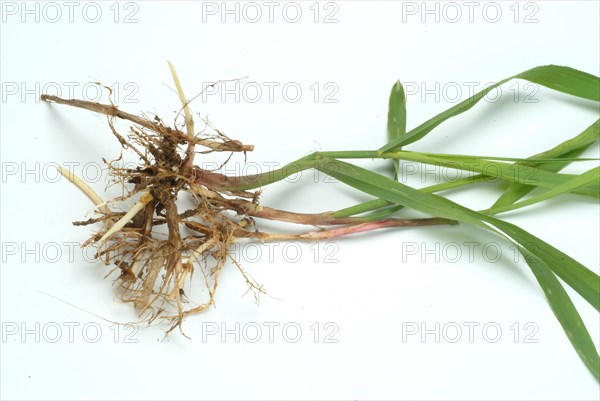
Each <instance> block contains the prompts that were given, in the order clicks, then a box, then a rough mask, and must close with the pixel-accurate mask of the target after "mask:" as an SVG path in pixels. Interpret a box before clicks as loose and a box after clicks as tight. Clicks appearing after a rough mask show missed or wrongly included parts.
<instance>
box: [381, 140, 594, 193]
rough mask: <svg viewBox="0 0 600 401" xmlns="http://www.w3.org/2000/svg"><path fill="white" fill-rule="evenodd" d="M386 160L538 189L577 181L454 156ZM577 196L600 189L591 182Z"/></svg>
mask: <svg viewBox="0 0 600 401" xmlns="http://www.w3.org/2000/svg"><path fill="white" fill-rule="evenodd" d="M381 157H383V158H388V157H389V158H398V159H402V160H410V161H414V162H418V163H427V164H431V165H435V166H441V167H448V168H453V169H459V170H464V171H468V172H476V173H481V174H483V175H486V176H488V177H496V178H501V179H503V180H507V181H511V182H518V183H522V184H528V185H535V186H540V187H544V188H554V187H555V186H557V185H561V184H564V183H566V182H567V181H569V180H570V179H572V178H573V177H576V176H575V175H573V174H559V173H553V172H551V171H547V170H543V169H540V168H538V167H537V166H535V165H533V166H532V165H526V164H519V163H503V162H496V161H490V160H485V159H484V160H482V159H477V158H473V157H468V156H451V157H448V158H443V157H436V156H429V155H427V154H424V153H419V152H408V151H396V152H390V153H383V154H381ZM573 192H574V193H577V194H580V195H586V196H592V197H596V198H597V197H600V185H599V183H598V182H592V183H589V184H587V185H586V186H585V187H580V188H577V189H575V190H573Z"/></svg>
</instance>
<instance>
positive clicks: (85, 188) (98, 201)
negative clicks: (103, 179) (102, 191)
mask: <svg viewBox="0 0 600 401" xmlns="http://www.w3.org/2000/svg"><path fill="white" fill-rule="evenodd" d="M59 171H60V173H61V174H62V175H63V176H64V177H65V178H67V179H68V180H69V181H71V182H72V183H73V184H75V186H77V188H79V189H80V190H81V191H82V192H83V193H84V194H86V195H87V197H88V198H90V200H91V201H92V202H94V204H95V205H96V206H98V209H100V211H101V212H102V213H104V214H110V213H111V212H110V209H109V208H108V206H106V202H105V201H104V200H103V199H102V198H101V197H100V195H98V194H97V193H96V192H94V190H93V189H92V188H90V186H89V185H88V184H86V183H85V182H84V181H83V180H82V179H81V178H79V177H77V176H76V175H75V173H73V172H72V171H69V170H67V169H66V168H64V167H59Z"/></svg>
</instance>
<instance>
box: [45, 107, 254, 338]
mask: <svg viewBox="0 0 600 401" xmlns="http://www.w3.org/2000/svg"><path fill="white" fill-rule="evenodd" d="M42 100H45V101H49V102H56V103H66V104H70V105H72V106H76V107H81V108H85V109H89V110H92V111H96V112H100V113H102V114H105V115H107V116H108V123H109V126H110V129H111V131H112V133H113V135H114V136H115V137H116V138H117V139H118V140H119V142H120V143H121V146H122V148H123V149H127V150H131V151H133V152H135V153H136V154H137V156H139V159H140V163H139V166H137V167H136V168H133V169H132V168H122V167H117V165H116V163H115V161H112V162H106V161H105V163H106V164H107V166H108V168H109V174H110V177H111V178H112V180H113V181H115V182H119V183H121V184H123V187H124V188H127V192H126V194H125V195H124V196H121V197H119V198H116V199H114V200H112V201H110V202H108V203H100V204H99V205H98V208H97V210H96V211H97V213H98V214H99V216H98V217H94V218H91V219H89V220H86V221H78V222H75V223H74V224H76V225H89V224H96V223H102V229H101V230H100V231H99V232H97V233H96V234H94V235H93V236H92V237H91V238H90V239H89V240H87V241H86V242H85V243H84V246H95V247H97V249H98V250H97V254H96V257H97V258H98V259H100V260H102V261H103V262H104V263H105V264H106V265H113V266H115V268H114V269H113V270H111V273H112V272H114V271H115V270H119V271H120V275H119V277H118V279H117V286H118V288H119V289H120V292H121V294H122V299H123V300H124V301H125V302H131V303H133V304H134V305H135V308H136V310H137V311H138V312H139V313H140V316H145V317H147V320H148V321H149V322H152V321H153V320H155V319H156V318H157V317H159V316H160V317H161V318H166V319H168V320H169V321H171V322H172V325H171V327H170V329H169V332H170V331H172V330H173V329H174V328H176V327H178V326H179V327H180V326H181V322H182V321H183V319H184V317H186V316H188V315H190V314H195V313H199V312H202V311H204V310H206V309H207V308H208V307H210V306H211V305H213V304H214V302H215V293H216V290H217V287H218V278H219V273H220V272H221V270H222V269H223V267H224V266H225V264H226V263H227V262H228V261H231V262H233V264H234V265H235V266H237V267H238V269H239V271H240V272H241V273H242V275H243V276H244V278H245V280H246V282H247V284H248V286H249V290H251V291H252V292H253V293H254V296H255V297H256V299H257V300H258V297H259V295H260V294H261V293H264V290H263V288H262V287H261V286H259V285H257V284H256V283H255V282H254V280H252V278H251V277H250V276H249V275H248V274H247V273H246V272H245V271H244V270H243V269H242V267H241V266H240V264H239V263H238V262H237V261H236V260H234V259H233V258H232V257H231V255H229V253H228V249H229V248H230V246H231V245H232V244H233V243H234V242H235V241H236V240H237V239H238V238H240V237H252V236H253V237H260V235H259V234H260V233H258V232H257V231H256V229H255V225H254V220H253V219H252V217H250V216H249V214H248V210H254V211H256V210H260V209H261V208H260V206H259V205H258V197H259V192H246V191H235V190H234V191H230V190H219V189H218V188H219V186H220V185H221V184H224V183H225V181H226V178H227V177H225V176H222V175H220V174H218V173H214V172H208V171H206V170H202V169H200V168H199V167H197V166H194V165H193V155H194V153H195V151H194V146H195V145H197V144H200V145H202V146H204V147H208V150H206V151H204V152H202V153H207V152H246V151H249V150H252V146H249V145H243V144H241V143H240V142H238V141H233V140H230V139H229V138H228V137H227V136H225V135H224V134H223V133H221V132H219V131H218V130H215V129H214V128H212V127H211V126H210V124H208V122H206V123H207V126H206V129H205V130H204V132H202V133H201V134H199V135H195V136H194V138H190V137H189V136H188V135H186V134H185V133H184V132H182V131H180V130H179V129H177V128H171V127H168V126H167V125H166V124H164V123H163V121H162V120H161V119H159V118H158V117H154V118H153V119H150V118H146V117H138V116H133V115H130V114H128V113H124V112H122V111H121V110H119V109H118V108H117V107H116V106H114V105H112V104H111V105H103V104H98V103H91V102H86V101H79V100H65V99H61V98H58V97H55V96H48V95H44V96H42ZM116 117H119V118H124V119H127V120H130V121H132V122H134V123H135V125H134V126H132V127H131V128H130V134H129V135H128V136H127V138H125V137H124V136H122V135H121V134H119V133H118V132H117V130H116V129H115V125H114V120H115V118H116ZM209 129H210V130H211V131H213V132H211V133H207V131H208V130H209ZM186 147H187V149H186ZM116 161H118V160H116ZM71 179H72V180H74V179H75V177H71ZM82 185H85V184H82ZM82 189H84V188H82ZM90 191H91V190H90ZM182 193H185V194H188V195H189V196H185V198H189V199H191V206H189V207H187V208H186V209H185V210H179V207H178V204H181V202H178V200H179V199H181V198H182ZM140 195H141V196H140ZM138 196H139V200H138V201H137V203H136V204H135V205H134V206H133V208H132V209H131V210H130V211H129V212H126V213H125V212H115V211H113V210H111V208H110V207H109V206H108V205H112V204H115V203H117V202H123V201H126V200H130V199H131V198H135V197H138ZM96 197H97V195H96ZM97 203H99V201H97ZM161 226H162V227H166V229H165V228H162V227H161ZM165 231H166V232H165ZM198 273H199V274H200V276H201V280H203V281H204V283H205V285H206V288H207V290H208V299H207V300H206V302H204V303H202V304H200V305H198V304H194V305H193V306H189V304H191V302H190V301H189V300H188V299H187V297H186V295H185V291H184V285H185V284H186V282H187V281H189V280H191V278H192V276H194V275H197V274H198ZM109 274H110V273H109Z"/></svg>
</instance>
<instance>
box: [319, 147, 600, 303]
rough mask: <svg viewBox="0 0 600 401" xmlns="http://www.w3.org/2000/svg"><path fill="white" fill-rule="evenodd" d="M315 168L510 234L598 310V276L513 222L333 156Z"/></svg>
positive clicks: (362, 187) (406, 203)
mask: <svg viewBox="0 0 600 401" xmlns="http://www.w3.org/2000/svg"><path fill="white" fill-rule="evenodd" d="M315 168H317V169H319V170H320V171H322V172H324V173H325V174H328V175H331V176H332V177H335V178H337V179H338V180H340V181H342V182H344V183H346V184H347V185H350V186H352V187H354V188H356V189H358V190H360V191H363V192H365V193H368V194H370V195H373V196H376V197H378V198H381V199H383V200H386V201H389V202H393V203H396V204H398V205H403V206H407V207H409V208H411V209H414V210H418V211H421V212H424V213H427V214H430V215H431V216H435V217H444V218H447V219H452V220H458V221H461V222H464V223H469V224H472V225H474V226H477V227H482V228H485V229H487V230H491V231H493V232H495V233H497V234H500V235H502V236H505V237H507V238H511V239H512V240H513V241H515V242H516V243H518V244H520V245H521V246H523V247H524V248H525V249H527V250H528V251H529V252H531V253H532V254H534V255H536V256H537V257H538V258H540V259H542V260H543V261H544V263H546V264H547V265H548V267H550V268H551V269H552V271H553V272H554V273H555V274H557V275H558V276H559V277H560V278H562V279H563V280H564V281H565V282H566V283H567V284H568V285H569V286H571V287H572V288H573V289H574V290H575V291H577V292H578V293H579V294H580V295H581V296H582V297H583V298H585V300H587V301H588V302H589V303H590V304H591V305H592V306H594V308H596V310H600V277H598V275H597V274H596V273H594V272H592V271H591V270H589V269H588V268H586V267H585V266H583V265H582V264H581V263H579V262H577V261H576V260H574V259H573V258H571V257H570V256H568V255H566V254H565V253H563V252H561V251H559V250H558V249H556V248H554V247H553V246H551V245H550V244H548V243H546V242H544V241H543V240H541V239H540V238H537V237H536V236H534V235H532V234H530V233H528V232H527V231H525V230H523V229H521V228H519V227H517V226H515V225H514V224H511V223H508V222H505V221H503V220H499V219H497V218H495V217H492V216H487V215H484V214H481V213H478V212H476V211H474V210H471V209H468V208H466V207H464V206H461V205H459V204H458V203H455V202H452V201H451V200H449V199H446V198H443V197H441V196H438V195H433V194H427V193H424V192H421V191H419V190H417V189H414V188H411V187H409V186H407V185H404V184H401V183H399V182H397V181H394V180H392V179H390V178H387V177H385V176H383V175H381V174H378V173H375V172H372V171H369V170H366V169H364V168H362V167H359V166H356V165H353V164H349V163H346V162H342V161H340V160H336V159H330V158H324V159H321V160H317V163H316V165H315Z"/></svg>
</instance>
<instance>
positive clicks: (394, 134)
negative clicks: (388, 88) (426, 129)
mask: <svg viewBox="0 0 600 401" xmlns="http://www.w3.org/2000/svg"><path fill="white" fill-rule="evenodd" d="M387 134H388V142H391V141H393V140H396V139H399V138H402V137H403V136H404V135H406V95H405V93H404V88H403V87H402V83H401V82H400V81H397V82H396V83H395V84H394V86H393V87H392V92H391V93H390V101H389V109H388V124H387ZM393 163H394V179H395V180H397V179H398V168H399V163H400V161H399V160H393Z"/></svg>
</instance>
